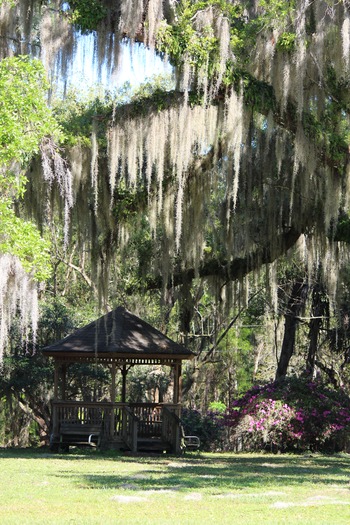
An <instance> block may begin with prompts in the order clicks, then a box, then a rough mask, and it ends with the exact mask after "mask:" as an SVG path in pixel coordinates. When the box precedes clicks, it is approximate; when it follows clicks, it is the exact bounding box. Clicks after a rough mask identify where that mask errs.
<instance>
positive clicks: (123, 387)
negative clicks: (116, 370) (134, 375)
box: [121, 365, 128, 403]
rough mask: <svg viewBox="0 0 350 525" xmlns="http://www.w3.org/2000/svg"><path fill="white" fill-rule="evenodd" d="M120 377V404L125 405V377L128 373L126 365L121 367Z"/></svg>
mask: <svg viewBox="0 0 350 525" xmlns="http://www.w3.org/2000/svg"><path fill="white" fill-rule="evenodd" d="M121 372H122V377H123V383H122V403H126V376H127V373H128V370H127V368H126V365H123V368H122V370H121Z"/></svg>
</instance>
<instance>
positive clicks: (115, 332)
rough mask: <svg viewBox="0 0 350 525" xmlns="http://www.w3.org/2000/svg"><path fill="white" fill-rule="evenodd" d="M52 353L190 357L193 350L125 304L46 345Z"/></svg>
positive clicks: (66, 354) (58, 354)
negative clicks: (176, 341) (129, 310)
mask: <svg viewBox="0 0 350 525" xmlns="http://www.w3.org/2000/svg"><path fill="white" fill-rule="evenodd" d="M43 354H44V355H46V356H52V357H57V358H58V357H61V356H62V357H63V356H65V357H78V356H80V357H89V356H101V357H116V358H118V357H121V358H123V357H136V358H137V357H154V358H157V357H159V358H172V359H174V358H175V359H180V360H181V359H191V358H192V357H194V353H193V352H191V351H190V350H188V349H187V348H185V347H184V346H182V345H180V344H178V343H175V342H174V341H172V340H171V339H169V337H167V336H166V335H164V334H162V333H161V332H160V331H159V330H157V329H156V328H154V327H153V326H151V325H150V324H148V323H146V322H145V321H143V320H142V319H140V318H139V317H137V316H136V315H134V314H132V313H130V312H128V311H127V310H126V309H125V308H123V307H121V306H120V307H118V308H116V309H115V310H112V311H111V312H109V313H108V314H106V315H104V316H102V317H100V318H99V319H97V320H96V321H93V322H92V323H90V324H88V325H87V326H85V327H83V328H80V329H79V330H77V331H76V332H74V333H73V334H71V335H68V336H67V337H66V338H64V339H62V340H61V341H58V342H57V343H54V344H53V345H51V346H47V347H46V348H44V349H43Z"/></svg>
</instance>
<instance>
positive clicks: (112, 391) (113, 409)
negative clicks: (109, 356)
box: [109, 361, 116, 437]
mask: <svg viewBox="0 0 350 525" xmlns="http://www.w3.org/2000/svg"><path fill="white" fill-rule="evenodd" d="M115 376H116V365H115V361H112V366H111V402H112V403H113V404H114V403H115V396H116V388H115ZM114 427H115V407H114V406H112V411H111V420H110V427H109V432H110V436H111V437H113V436H114Z"/></svg>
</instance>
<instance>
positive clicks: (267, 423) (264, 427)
mask: <svg viewBox="0 0 350 525" xmlns="http://www.w3.org/2000/svg"><path fill="white" fill-rule="evenodd" d="M224 425H226V426H229V427H231V429H232V431H233V432H232V435H233V437H234V438H236V439H238V438H239V439H240V440H241V442H242V443H243V448H245V449H248V450H259V449H261V448H270V449H273V450H319V451H336V450H337V451H339V450H343V449H344V448H345V447H346V446H347V442H348V440H349V437H350V398H349V396H348V395H347V394H346V393H345V392H344V391H343V390H341V389H338V390H334V389H332V388H330V387H328V386H327V385H325V384H324V383H322V381H320V380H317V381H310V380H308V379H301V378H299V379H297V378H289V379H286V380H285V381H283V382H275V383H270V384H268V385H264V386H255V387H253V388H252V389H250V390H249V391H248V392H247V393H246V394H245V395H244V396H243V397H242V398H240V399H238V400H236V401H235V402H234V403H233V406H232V408H231V410H229V411H228V412H227V413H226V414H225V416H224Z"/></svg>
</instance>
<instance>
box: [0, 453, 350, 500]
mask: <svg viewBox="0 0 350 525" xmlns="http://www.w3.org/2000/svg"><path fill="white" fill-rule="evenodd" d="M50 457H52V458H53V459H55V460H59V461H63V462H70V461H73V460H75V461H76V460H79V459H80V458H83V459H84V461H85V460H91V461H104V460H108V461H115V462H116V463H115V470H116V473H115V474H114V473H112V474H106V473H103V474H88V475H87V474H79V472H76V471H75V470H74V472H73V471H72V472H69V473H67V472H60V473H54V472H53V473H52V474H53V475H54V476H58V477H65V478H66V477H72V478H75V479H76V480H77V482H78V483H79V485H80V486H81V487H82V488H87V489H100V488H104V489H114V490H115V489H124V490H132V491H134V490H135V491H153V490H155V491H159V490H167V491H172V490H178V491H188V490H199V489H200V490H206V489H207V490H210V492H211V493H212V494H215V493H222V492H224V491H228V490H236V491H237V490H238V491H239V490H244V489H247V488H259V489H266V490H268V489H269V488H271V487H273V488H274V489H276V488H279V487H281V489H282V488H285V487H286V486H288V485H302V484H310V483H312V484H315V485H318V486H321V485H331V484H344V482H347V480H346V479H345V477H346V476H349V474H350V455H349V456H347V455H344V454H342V455H334V456H318V455H315V456H310V455H305V456H297V455H295V456H293V455H285V456H284V455H281V456H272V455H268V454H266V455H265V454H261V455H253V454H252V455H248V454H244V455H240V454H200V453H195V454H186V455H185V456H182V457H174V456H168V455H166V456H165V455H161V456H151V457H147V456H122V455H121V454H117V453H115V452H108V453H107V452H100V451H96V450H94V451H85V450H77V451H76V452H73V453H70V454H52V453H50V452H49V451H48V450H45V449H2V450H1V449H0V459H1V458H22V459H25V458H28V459H36V460H38V459H40V458H41V459H46V460H48V459H49V458H50ZM120 463H122V464H123V468H125V467H127V464H128V463H129V464H130V465H131V464H132V467H133V468H132V472H126V473H123V474H120V473H118V464H120ZM137 465H139V466H140V468H139V469H137ZM135 466H136V469H135Z"/></svg>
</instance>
